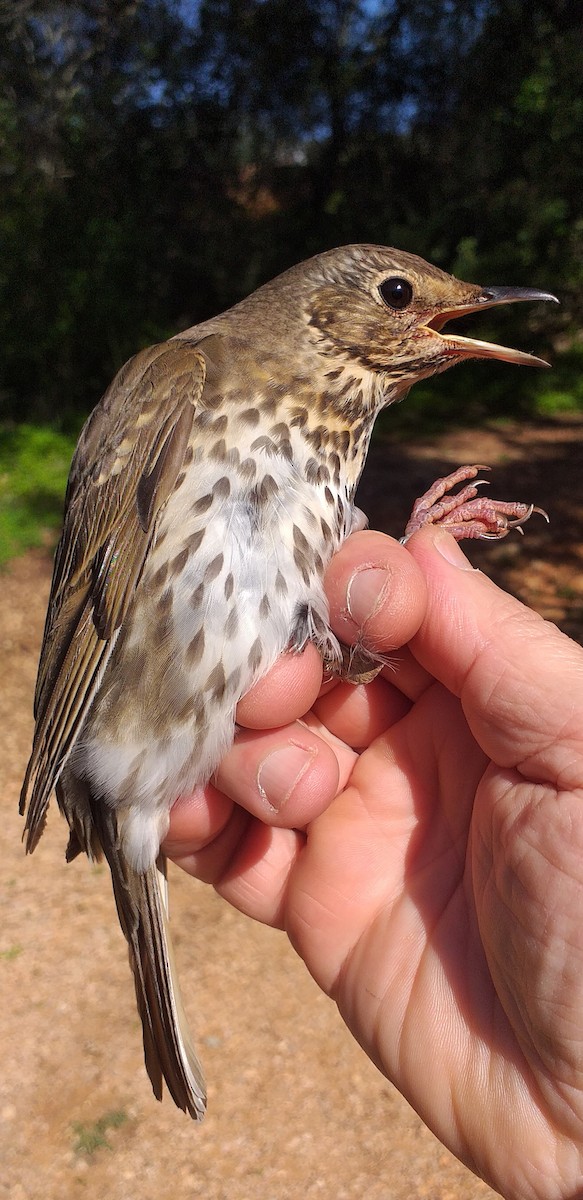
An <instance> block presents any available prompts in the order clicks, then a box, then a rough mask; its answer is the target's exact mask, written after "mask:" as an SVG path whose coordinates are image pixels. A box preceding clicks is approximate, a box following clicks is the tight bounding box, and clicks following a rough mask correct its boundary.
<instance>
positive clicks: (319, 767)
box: [163, 722, 346, 873]
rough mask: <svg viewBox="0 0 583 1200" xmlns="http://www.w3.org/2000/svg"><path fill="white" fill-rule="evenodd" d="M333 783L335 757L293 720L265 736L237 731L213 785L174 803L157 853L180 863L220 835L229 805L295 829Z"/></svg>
mask: <svg viewBox="0 0 583 1200" xmlns="http://www.w3.org/2000/svg"><path fill="white" fill-rule="evenodd" d="M344 774H346V770H345V771H344ZM339 780H340V768H339V763H338V756H337V753H335V750H334V749H333V748H332V746H331V745H329V744H328V742H327V741H326V740H325V739H324V738H322V737H321V736H320V731H319V730H318V729H315V730H313V729H310V728H308V726H307V725H304V724H303V723H300V722H296V723H295V724H294V725H288V726H285V727H284V728H283V729H277V730H270V731H268V732H266V733H261V732H258V731H255V730H242V731H240V732H239V733H238V735H237V738H236V740H235V743H234V745H233V746H232V747H231V749H230V750H229V752H228V754H227V755H225V758H224V759H223V761H222V762H221V764H220V766H219V768H218V770H217V772H216V775H215V777H214V780H213V784H209V785H208V786H207V787H206V788H199V789H197V791H196V792H195V793H194V794H193V795H190V796H181V797H180V798H179V799H178V800H177V801H176V803H175V804H174V806H173V808H172V810H171V813H170V826H169V830H168V834H167V836H166V838H165V841H164V845H163V850H164V852H165V853H166V854H168V855H169V857H170V858H172V859H174V860H175V861H179V860H180V861H181V865H184V861H183V860H184V859H185V858H187V857H189V856H192V855H198V854H199V852H200V851H201V850H202V849H205V848H206V847H207V846H208V845H209V843H210V842H211V841H216V840H217V839H218V838H219V837H220V836H222V835H223V833H224V831H225V829H226V827H227V825H228V824H229V822H230V821H231V818H232V812H233V802H235V804H236V805H237V806H239V808H241V809H243V810H245V811H246V812H247V813H249V814H251V815H252V816H254V817H257V818H259V820H261V821H264V822H265V823H266V824H268V825H276V826H281V827H284V828H286V827H287V828H290V829H301V828H303V827H304V826H305V825H307V824H308V822H309V821H312V820H314V818H315V817H316V816H319V815H320V813H321V812H323V810H324V809H325V808H326V807H327V806H328V804H329V803H330V801H331V800H332V799H333V798H334V796H335V795H336V793H337V791H338V786H339ZM213 785H214V786H213ZM222 853H223V851H222V850H221V851H220V852H219V859H220V858H221V855H222ZM207 858H208V856H207ZM191 873H194V869H193V871H192V872H191Z"/></svg>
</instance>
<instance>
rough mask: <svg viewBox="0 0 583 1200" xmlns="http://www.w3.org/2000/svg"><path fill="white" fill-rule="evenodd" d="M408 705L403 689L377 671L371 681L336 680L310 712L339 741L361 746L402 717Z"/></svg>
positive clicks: (366, 744) (360, 747)
mask: <svg viewBox="0 0 583 1200" xmlns="http://www.w3.org/2000/svg"><path fill="white" fill-rule="evenodd" d="M409 708H410V702H409V700H407V698H406V697H405V696H404V695H403V693H402V692H401V691H400V690H399V689H398V688H396V687H394V686H393V685H392V684H389V683H387V682H386V680H385V679H382V678H381V676H380V675H379V676H377V678H376V679H373V681H372V683H368V684H366V685H360V686H358V687H354V686H352V684H348V683H341V684H339V686H338V687H336V688H334V690H333V691H331V692H328V693H327V694H326V695H325V696H321V697H320V699H319V700H317V701H316V703H315V705H314V712H315V714H316V716H317V717H318V718H319V720H320V721H321V722H322V723H323V725H325V726H326V727H327V728H328V729H329V730H330V732H331V733H333V734H334V735H335V736H336V737H337V738H339V739H340V740H341V741H342V742H345V743H346V744H347V745H349V746H352V747H353V749H355V750H362V749H364V748H365V747H366V746H369V745H370V743H371V742H372V741H374V739H375V738H377V737H379V735H380V734H381V733H383V732H384V731H385V730H386V729H389V728H390V727H391V725H394V724H395V722H396V721H399V720H400V719H401V717H404V716H405V713H406V712H408V711H409Z"/></svg>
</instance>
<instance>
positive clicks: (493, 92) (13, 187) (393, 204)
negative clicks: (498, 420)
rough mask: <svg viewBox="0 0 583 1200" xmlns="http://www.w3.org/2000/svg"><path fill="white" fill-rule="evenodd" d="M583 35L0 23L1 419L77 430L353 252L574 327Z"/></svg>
mask: <svg viewBox="0 0 583 1200" xmlns="http://www.w3.org/2000/svg"><path fill="white" fill-rule="evenodd" d="M581 32H582V31H581V18H580V15H579V6H578V5H573V4H572V3H570V0H463V2H462V0H447V3H443V0H295V2H294V4H293V5H292V4H289V3H286V2H285V0H201V3H200V4H195V3H190V4H189V3H186V2H185V0H60V2H59V0H0V313H1V316H2V326H3V354H2V362H1V364H0V406H1V408H0V411H1V413H2V414H3V415H4V416H5V417H10V418H12V419H20V418H21V417H22V416H26V417H28V418H30V417H35V418H36V419H43V418H50V419H52V420H60V421H61V422H65V423H66V422H67V420H69V419H70V418H71V417H74V415H75V414H76V413H77V412H80V411H87V409H88V407H89V406H90V405H91V404H92V403H93V402H94V401H95V399H96V398H97V396H98V395H99V392H100V390H101V389H102V388H103V386H104V385H105V383H106V382H107V380H108V378H110V377H111V375H112V373H113V371H114V369H115V368H116V367H117V366H118V365H119V363H120V362H121V361H123V359H125V358H126V357H128V356H129V354H130V353H131V352H132V351H134V350H136V349H137V348H138V347H139V346H140V345H143V344H145V343H147V342H150V341H152V340H155V339H156V338H157V337H165V336H168V334H169V333H171V332H173V331H174V330H175V329H176V328H178V327H180V326H182V327H184V326H185V325H186V324H188V323H192V322H194V321H196V320H199V319H201V318H203V317H204V316H206V315H208V314H210V313H212V312H214V311H217V310H218V309H219V308H221V307H224V306H226V305H228V304H230V303H232V302H234V301H235V300H237V299H238V298H240V297H241V296H242V295H243V294H245V293H246V292H248V291H249V290H250V289H252V288H253V287H254V286H256V285H257V284H258V283H259V282H261V281H262V280H263V279H265V278H266V277H268V276H269V275H271V274H273V273H274V272H276V271H278V270H280V269H282V268H284V267H285V266H287V265H288V264H289V263H291V262H293V261H296V260H298V259H300V258H301V257H303V256H305V255H307V254H309V253H314V252H316V251H318V250H320V249H323V248H325V247H327V246H331V245H335V244H339V243H341V242H345V241H351V240H360V241H366V240H370V241H381V242H388V243H391V242H393V243H395V244H398V245H401V246H403V247H405V248H408V249H412V250H414V251H417V252H419V253H421V254H425V255H426V256H427V257H429V258H432V259H433V260H434V261H436V262H438V263H440V264H441V265H443V266H445V267H453V268H454V269H457V270H458V271H459V273H460V274H462V275H464V274H465V275H466V276H467V277H474V278H476V279H480V278H482V279H484V280H485V281H486V282H487V281H488V280H491V281H494V282H504V281H505V280H508V279H510V280H512V281H516V282H520V281H522V280H523V279H524V281H526V282H531V283H533V284H534V283H537V282H539V281H540V282H541V283H544V284H545V285H546V286H551V287H553V288H556V289H557V290H559V291H563V292H564V294H565V295H566V297H567V301H568V303H567V305H566V306H565V308H564V310H563V314H564V315H563V316H562V318H559V321H562V323H563V325H565V324H566V323H567V322H568V320H569V318H570V319H571V320H573V319H575V318H576V319H577V320H579V321H580V319H581V299H580V297H581V283H582V277H581V276H582V271H583V266H582V254H581V250H582V249H583V247H582V241H583V214H582V207H581V193H582V188H581V180H582V172H583V162H582V156H583V150H582V145H583V99H582V98H581V92H580V79H581V77H582V75H583V38H582V37H581ZM544 318H545V326H546V327H547V328H548V327H549V315H548V313H547V312H545V314H544ZM510 319H512V320H516V319H517V318H516V316H515V315H514V314H512V317H511V318H510ZM523 319H525V320H526V319H528V320H529V321H533V320H537V319H538V317H537V315H536V314H535V315H534V316H533V315H530V314H528V315H526V314H525V316H524V317H523ZM451 386H452V385H451V382H450V384H449V388H450V389H451ZM454 386H455V385H454Z"/></svg>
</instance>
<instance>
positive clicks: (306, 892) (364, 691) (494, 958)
mask: <svg viewBox="0 0 583 1200" xmlns="http://www.w3.org/2000/svg"><path fill="white" fill-rule="evenodd" d="M450 560H452V561H450ZM454 564H455V565H454ZM366 566H369V567H370V566H373V567H374V566H377V567H378V566H381V567H383V568H386V569H388V571H389V575H388V578H387V577H383V576H382V575H381V576H377V574H376V572H375V571H374V570H373V571H367V570H363V567H366ZM460 567H461V569H460ZM356 568H358V575H357V576H356V583H355V581H354V578H352V577H353V574H354V571H355V569H356ZM351 578H352V583H351V586H350V603H349V605H348V606H347V601H346V592H347V586H348V583H349V580H351ZM383 579H384V587H382V586H381V591H380V595H378V589H379V585H382V584H383ZM359 588H360V592H364V593H366V591H367V589H368V591H369V593H370V594H369V597H368V606H367V604H366V603H364V608H363V607H362V603H363V601H362V597H361V598H360V600H359ZM328 590H329V596H330V601H331V613H332V623H333V626H334V628H335V631H336V632H337V633H338V634H339V635H340V636H341V637H342V638H343V640H345V641H348V640H353V639H354V637H355V635H356V633H357V629H358V625H359V624H362V617H363V615H365V612H366V611H367V607H368V611H369V612H370V611H371V609H372V616H370V617H369V619H368V620H367V621H366V625H365V633H366V638H367V642H368V644H370V645H374V646H375V648H377V649H379V650H383V651H385V652H386V651H387V650H388V649H390V648H391V646H392V647H395V646H400V645H406V643H408V644H407V645H406V648H405V649H404V650H401V651H399V652H398V653H397V654H395V655H394V668H393V669H390V668H387V669H385V670H384V672H383V675H382V676H379V678H378V679H376V680H375V681H374V682H373V683H372V684H369V685H368V686H367V687H366V688H365V687H359V688H352V687H351V686H350V685H347V684H338V685H336V686H334V687H332V688H331V689H330V690H328V691H327V692H325V694H323V695H320V696H319V698H318V699H315V697H316V695H317V693H318V688H319V682H320V672H319V665H318V661H317V656H316V655H315V652H313V650H312V649H311V648H308V651H307V652H306V654H304V655H303V656H301V658H298V657H297V656H291V655H288V656H285V657H284V658H283V659H282V660H281V661H280V663H279V664H278V666H277V668H276V670H275V671H274V672H273V673H272V675H271V677H270V678H268V679H266V680H263V681H262V682H261V684H260V685H258V687H257V688H256V689H254V692H253V694H250V695H249V697H246V698H245V701H243V702H242V704H241V707H240V713H239V716H240V719H241V722H242V723H244V724H246V725H247V726H251V727H252V728H247V729H246V730H245V731H244V732H243V733H242V735H241V737H240V739H239V740H238V742H237V744H236V745H235V747H234V748H233V750H232V751H231V752H230V754H229V755H228V756H227V758H226V759H225V761H224V763H223V764H222V766H221V769H220V771H219V772H218V775H217V780H216V784H217V787H216V788H211V787H209V788H207V789H206V790H205V792H204V793H202V792H201V793H200V794H197V795H196V796H194V797H191V798H188V799H185V800H183V801H180V802H179V803H178V804H177V805H176V806H175V809H174V810H173V814H172V820H171V828H170V833H169V837H168V839H167V842H166V846H165V848H166V850H167V852H168V853H169V854H170V855H171V856H172V857H173V858H175V859H176V860H177V861H180V862H181V864H182V865H183V866H184V867H185V868H186V869H187V870H189V871H191V873H193V874H196V875H198V876H200V877H202V878H206V879H208V880H209V881H210V882H212V883H213V884H214V885H215V887H216V888H217V890H218V891H219V892H220V893H221V894H222V895H224V896H225V897H226V898H227V899H229V900H230V901H231V903H233V904H235V905H236V906H237V907H238V908H240V909H242V910H243V911H244V912H246V913H248V914H249V915H250V916H253V917H255V918H257V919H260V920H263V921H268V922H269V923H271V924H277V925H280V926H282V927H284V928H285V929H286V930H287V932H288V934H289V936H290V938H291V940H292V942H293V944H294V946H295V947H296V949H297V951H298V953H299V954H300V955H301V956H302V957H303V959H304V961H305V962H306V964H307V966H308V968H309V970H310V971H311V973H312V974H313V975H314V977H315V978H316V980H317V981H318V983H319V984H320V986H321V987H322V988H323V989H324V990H325V991H326V992H328V994H330V995H331V996H332V997H333V998H334V999H335V1001H336V1002H337V1004H338V1007H339V1009H340V1012H341V1013H342V1016H343V1017H344V1019H345V1021H346V1023H347V1025H348V1026H349V1028H350V1029H351V1030H352V1032H353V1034H354V1036H355V1037H356V1038H357V1039H358V1041H359V1042H360V1043H361V1044H362V1045H363V1046H364V1048H365V1050H366V1052H367V1053H368V1054H369V1056H370V1057H371V1059H372V1060H373V1061H374V1062H376V1063H377V1065H378V1066H379V1068H380V1069H381V1070H382V1071H383V1072H384V1073H385V1074H386V1075H387V1077H388V1078H390V1079H391V1080H392V1081H393V1082H394V1083H395V1084H396V1085H397V1086H398V1087H399V1088H400V1090H401V1091H402V1092H403V1094H404V1095H405V1096H406V1097H407V1098H408V1099H409V1101H410V1102H411V1103H412V1104H413V1105H414V1107H415V1108H416V1109H417V1111H418V1112H419V1113H420V1115H421V1116H422V1117H423V1119H424V1120H425V1121H426V1122H427V1124H428V1125H429V1126H430V1127H431V1128H432V1129H433V1130H434V1131H435V1133H436V1134H437V1135H438V1136H439V1137H440V1138H441V1140H442V1141H443V1142H444V1143H445V1144H446V1145H447V1146H448V1147H449V1148H450V1149H451V1150H452V1151H453V1152H454V1153H455V1154H456V1155H457V1156H458V1157H459V1158H460V1159H461V1160H462V1161H464V1162H465V1163H466V1164H467V1165H468V1166H470V1167H471V1168H472V1169H473V1170H474V1171H476V1173H478V1174H479V1175H481V1176H482V1177H483V1178H484V1179H486V1180H487V1181H488V1182H489V1183H490V1184H491V1185H492V1186H493V1187H495V1188H497V1189H498V1190H499V1191H501V1192H502V1193H503V1195H504V1196H506V1197H507V1198H508V1200H515V1198H516V1200H518V1198H519V1197H520V1200H527V1198H531V1197H532V1198H533V1200H551V1198H552V1200H559V1198H561V1200H566V1198H567V1197H571V1198H573V1200H574V1198H575V1197H577V1196H581V1195H583V1003H582V1001H583V994H582V993H583V982H582V981H583V853H582V850H583V806H582V800H583V650H581V648H580V647H578V646H577V645H575V643H573V642H571V641H570V640H569V639H568V638H566V637H564V636H563V635H561V634H560V633H559V632H558V631H557V630H556V629H554V628H553V627H552V626H549V625H547V624H546V623H545V622H543V621H542V620H541V619H540V618H539V617H537V616H536V615H535V614H533V613H531V612H530V611H529V610H528V609H526V608H525V607H524V606H523V605H521V604H520V603H519V602H518V601H516V600H513V599H512V598H511V597H509V596H507V595H506V594H505V593H503V592H501V591H500V590H499V589H498V588H496V587H495V585H494V584H492V583H491V582H490V581H489V580H488V579H487V578H486V577H485V576H483V575H481V574H480V573H479V572H476V571H473V570H472V569H471V568H470V567H469V564H468V562H467V560H466V559H465V557H464V556H463V555H462V554H461V551H460V550H459V547H457V546H456V544H455V543H454V542H453V540H452V539H451V538H450V537H449V536H448V535H447V534H444V533H443V532H440V531H432V530H426V531H422V532H421V533H419V534H416V535H415V536H414V537H413V538H412V539H411V541H410V542H409V543H408V546H407V548H406V549H405V548H403V547H401V546H398V545H396V543H393V542H392V541H391V540H390V539H386V538H383V537H382V536H381V535H378V534H366V533H365V534H358V535H355V536H354V537H353V538H351V539H349V541H348V542H347V543H346V545H345V546H344V547H343V548H342V550H341V551H340V553H339V554H338V555H337V556H336V558H335V560H334V562H333V564H332V566H331V568H330V572H329V575H328ZM375 591H376V592H377V603H376V606H375V603H374V599H373V597H374V594H375ZM348 608H350V610H351V611H352V614H353V617H354V618H356V620H352V619H351V617H350V616H349V614H348ZM310 707H311V711H310V712H309V713H308V716H307V717H305V718H304V722H305V723H302V724H298V723H296V724H295V725H288V724H287V722H288V721H291V719H292V718H294V717H297V716H298V715H300V714H301V713H302V712H306V711H308V709H310ZM274 721H277V722H278V723H279V724H280V725H281V726H284V728H277V729H272V730H270V731H269V732H262V730H264V729H266V728H267V725H272V724H273V723H274ZM276 748H280V749H282V750H283V751H284V752H287V753H288V754H290V753H291V754H292V756H294V755H295V756H296V757H295V761H292V763H291V764H290V765H289V766H286V764H285V761H282V763H281V769H280V764H278V760H277V757H276V755H275V753H274V751H275V750H276ZM259 764H263V774H262V776H261V779H262V780H263V782H264V784H265V785H266V786H264V787H260V786H258V766H259ZM294 780H295V786H292V784H293V781H294ZM218 789H220V791H219V790H218ZM268 796H269V797H270V799H271V801H273V803H271V804H270V803H269V801H268V799H267V797H268ZM282 800H283V801H284V803H283V804H281V801H282ZM429 1062H430V1063H431V1064H432V1073H431V1078H429V1075H428V1071H427V1064H428V1063H429Z"/></svg>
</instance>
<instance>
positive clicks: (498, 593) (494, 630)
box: [408, 529, 583, 788]
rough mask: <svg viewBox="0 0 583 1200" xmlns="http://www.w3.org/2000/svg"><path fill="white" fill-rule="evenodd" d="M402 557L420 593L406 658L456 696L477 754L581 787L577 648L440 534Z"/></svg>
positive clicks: (582, 655)
mask: <svg viewBox="0 0 583 1200" xmlns="http://www.w3.org/2000/svg"><path fill="white" fill-rule="evenodd" d="M408 549H409V551H410V553H411V554H412V555H413V557H414V558H415V560H416V562H417V564H418V566H419V567H420V568H421V570H422V572H423V574H424V576H425V579H426V583H427V588H428V605H427V610H426V615H425V618H424V620H423V623H422V625H421V627H420V629H419V631H418V633H417V634H416V635H415V636H414V638H413V639H412V641H411V643H410V646H411V649H412V651H413V654H414V655H415V657H416V658H417V659H418V660H419V662H420V663H421V664H422V665H423V666H424V667H425V668H426V669H427V670H428V671H430V672H431V674H432V675H434V676H435V677H436V678H437V679H439V680H440V681H441V682H442V683H443V684H444V685H445V687H447V688H448V689H449V690H450V691H451V692H453V693H454V694H455V695H457V696H459V697H460V699H461V702H462V706H463V709H464V712H465V715H466V719H467V721H468V723H469V725H470V728H471V730H472V733H473V734H474V737H475V738H476V740H477V741H478V743H479V744H480V745H481V746H482V749H483V750H484V751H485V753H486V754H487V755H488V756H489V757H490V758H491V759H493V761H494V762H496V763H498V764H499V765H500V766H502V767H516V768H517V769H518V770H520V771H521V772H522V773H523V774H525V775H527V776H528V777H529V778H531V779H536V780H538V781H539V782H541V783H543V782H552V783H555V784H556V783H558V784H559V786H561V787H565V788H572V787H579V786H581V784H582V782H583V650H582V649H581V647H580V646H578V645H577V644H576V643H575V642H573V641H571V639H570V638H568V637H566V636H565V635H564V634H562V633H560V631H559V630H558V629H557V628H556V627H555V626H554V625H551V624H549V623H548V622H547V621H544V620H543V619H542V617H540V616H538V615H537V614H536V613H534V612H532V611H531V610H530V609H529V608H527V607H526V606H525V605H524V604H521V602H520V601H519V600H516V599H515V598H514V597H513V596H509V595H508V594H507V593H506V592H504V591H502V590H501V589H500V588H498V587H497V586H496V585H495V584H494V583H492V581H491V580H489V579H488V578H487V577H486V576H485V575H483V574H482V573H481V572H480V571H477V570H474V569H473V567H472V566H471V564H470V563H469V561H468V559H467V558H466V557H465V555H464V553H463V551H462V550H461V549H460V547H459V546H458V545H457V543H456V542H455V541H454V539H453V538H452V537H451V535H450V534H448V533H447V532H445V531H444V530H439V529H425V530H422V531H421V532H420V533H418V534H415V536H414V537H413V538H411V540H410V542H409V543H408Z"/></svg>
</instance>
